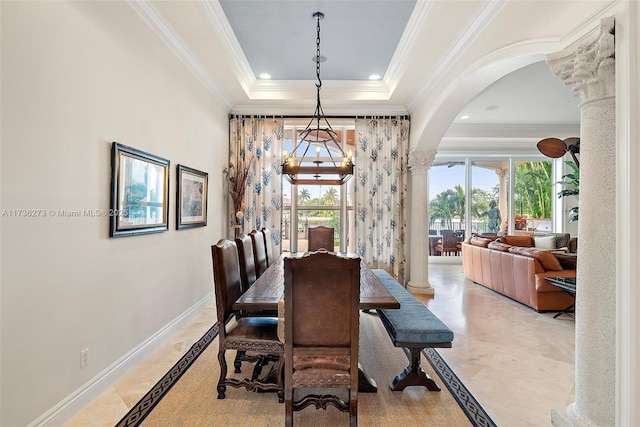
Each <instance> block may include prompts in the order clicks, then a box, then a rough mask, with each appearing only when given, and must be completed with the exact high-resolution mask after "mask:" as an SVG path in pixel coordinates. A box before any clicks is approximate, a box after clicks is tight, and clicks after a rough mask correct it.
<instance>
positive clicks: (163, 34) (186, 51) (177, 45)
mask: <svg viewBox="0 0 640 427" xmlns="http://www.w3.org/2000/svg"><path fill="white" fill-rule="evenodd" d="M127 4H128V5H129V6H130V7H131V8H132V9H133V10H134V11H135V12H136V13H137V14H138V16H140V18H142V20H143V21H144V22H145V23H146V24H147V25H148V26H149V28H151V29H152V30H153V31H154V32H155V33H156V34H157V35H158V37H160V39H161V40H162V41H163V42H164V43H165V44H166V45H167V47H168V48H169V50H170V51H171V52H173V53H174V54H175V55H176V56H177V57H178V58H179V59H180V60H181V61H182V63H183V64H184V65H185V66H186V67H187V68H188V69H189V71H191V73H192V74H193V75H194V76H195V77H196V78H197V79H198V80H199V81H200V83H202V85H203V86H204V87H205V89H206V90H207V92H209V93H210V94H211V95H212V96H214V97H215V98H216V99H217V100H219V101H220V102H221V103H222V104H223V106H224V107H225V108H226V109H227V110H229V109H231V107H232V103H231V101H230V100H229V98H228V96H227V94H226V93H225V91H224V90H223V89H222V88H221V87H220V85H219V84H218V83H217V82H216V81H215V79H214V78H213V77H212V76H211V74H209V73H208V72H207V69H206V67H205V66H204V65H203V64H202V62H200V60H199V59H198V57H197V55H195V54H194V53H193V52H192V51H191V49H190V48H189V47H188V46H187V44H186V43H185V42H184V41H183V40H182V38H180V36H179V35H178V34H177V33H176V31H175V30H174V29H173V27H172V26H171V25H170V24H169V23H168V22H167V21H166V19H165V18H164V17H163V16H162V14H161V13H160V12H158V10H157V9H156V8H155V7H153V5H152V4H151V2H150V1H149V0H127Z"/></svg>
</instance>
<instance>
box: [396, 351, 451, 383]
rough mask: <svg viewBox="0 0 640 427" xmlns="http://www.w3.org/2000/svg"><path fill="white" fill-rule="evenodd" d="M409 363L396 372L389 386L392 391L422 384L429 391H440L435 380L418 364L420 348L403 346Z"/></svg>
mask: <svg viewBox="0 0 640 427" xmlns="http://www.w3.org/2000/svg"><path fill="white" fill-rule="evenodd" d="M403 350H404V352H405V353H406V354H407V357H408V358H409V361H410V362H411V364H410V365H409V366H407V367H406V368H405V370H404V371H403V372H402V373H400V374H398V375H397V376H396V377H395V379H394V380H393V382H391V384H389V388H390V389H391V390H393V391H402V390H404V389H405V387H408V386H424V387H426V388H427V390H430V391H440V387H439V386H438V384H436V382H435V381H434V380H433V379H432V378H431V377H430V376H429V375H428V374H427V373H426V372H425V371H424V370H423V369H422V366H420V353H421V352H422V348H415V347H414V348H411V349H407V348H403Z"/></svg>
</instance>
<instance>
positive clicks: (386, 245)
mask: <svg viewBox="0 0 640 427" xmlns="http://www.w3.org/2000/svg"><path fill="white" fill-rule="evenodd" d="M355 130H356V152H355V159H354V162H355V165H356V170H355V176H354V179H355V180H356V182H355V185H354V193H355V209H356V212H355V215H356V219H355V232H356V251H357V253H358V255H360V256H361V257H362V258H363V259H364V260H365V261H366V262H367V264H369V266H370V267H371V268H382V269H385V270H387V271H388V272H389V273H391V274H393V275H394V276H395V277H396V279H397V280H398V281H399V282H400V283H403V284H404V283H405V266H406V253H407V247H406V244H407V239H406V232H407V208H408V206H407V180H408V156H409V120H408V119H406V118H400V117H396V118H363V119H358V118H357V119H356V123H355Z"/></svg>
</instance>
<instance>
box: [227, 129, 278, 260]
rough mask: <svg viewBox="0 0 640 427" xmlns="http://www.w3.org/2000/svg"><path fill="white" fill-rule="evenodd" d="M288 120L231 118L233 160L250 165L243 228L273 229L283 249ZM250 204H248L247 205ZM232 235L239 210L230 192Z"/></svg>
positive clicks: (230, 136)
mask: <svg viewBox="0 0 640 427" xmlns="http://www.w3.org/2000/svg"><path fill="white" fill-rule="evenodd" d="M283 137H284V120H283V119H281V118H266V117H232V118H231V119H230V120H229V162H230V163H234V165H236V168H237V170H241V168H248V169H247V172H248V173H247V181H246V191H245V193H244V197H243V203H244V205H243V209H242V212H243V215H242V218H241V220H240V221H238V222H239V223H240V224H241V232H243V233H249V232H250V231H251V230H253V229H256V230H260V229H261V228H262V227H266V228H269V229H270V230H271V238H272V239H273V242H272V243H273V245H274V246H273V247H274V249H275V250H276V253H280V251H281V248H280V245H281V239H282V230H281V216H282V166H281V164H282V140H283ZM245 205H246V206H245ZM228 214H229V225H230V229H231V232H230V235H232V236H233V234H234V233H233V227H234V225H235V224H236V221H237V220H236V212H234V209H233V200H232V199H231V195H229V211H228Z"/></svg>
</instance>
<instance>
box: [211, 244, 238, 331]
mask: <svg viewBox="0 0 640 427" xmlns="http://www.w3.org/2000/svg"><path fill="white" fill-rule="evenodd" d="M211 255H212V259H213V281H214V290H215V294H216V311H217V314H218V323H219V324H220V335H221V339H224V336H223V335H224V329H225V328H224V325H225V324H226V323H227V322H228V321H229V320H230V319H231V318H232V317H233V315H234V314H235V311H234V310H233V303H234V302H235V301H236V300H237V299H238V298H239V297H240V295H242V279H241V278H240V264H239V262H238V250H237V248H236V244H235V242H232V241H230V240H227V239H221V240H219V241H218V243H216V244H215V245H212V246H211Z"/></svg>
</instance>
